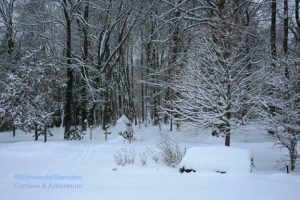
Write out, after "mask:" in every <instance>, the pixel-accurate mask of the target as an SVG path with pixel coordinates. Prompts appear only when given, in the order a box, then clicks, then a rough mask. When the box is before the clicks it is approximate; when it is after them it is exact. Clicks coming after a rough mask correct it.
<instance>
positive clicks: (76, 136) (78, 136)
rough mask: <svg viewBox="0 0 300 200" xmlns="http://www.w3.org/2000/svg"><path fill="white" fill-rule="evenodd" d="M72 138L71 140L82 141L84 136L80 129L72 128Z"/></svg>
mask: <svg viewBox="0 0 300 200" xmlns="http://www.w3.org/2000/svg"><path fill="white" fill-rule="evenodd" d="M68 135H69V136H70V138H69V140H81V139H83V134H81V132H80V130H79V129H78V128H71V129H70V130H69V134H68Z"/></svg>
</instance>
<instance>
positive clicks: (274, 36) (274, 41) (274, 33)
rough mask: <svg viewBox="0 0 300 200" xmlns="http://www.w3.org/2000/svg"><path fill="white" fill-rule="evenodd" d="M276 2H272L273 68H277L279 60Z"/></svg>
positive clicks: (273, 0)
mask: <svg viewBox="0 0 300 200" xmlns="http://www.w3.org/2000/svg"><path fill="white" fill-rule="evenodd" d="M276 9H277V3H276V0H272V1H271V30H270V34H271V35H270V43H271V56H272V59H273V64H272V65H273V66H274V67H275V63H274V62H275V60H276V58H277V47H276Z"/></svg>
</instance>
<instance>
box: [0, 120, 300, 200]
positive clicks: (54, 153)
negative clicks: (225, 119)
mask: <svg viewBox="0 0 300 200" xmlns="http://www.w3.org/2000/svg"><path fill="white" fill-rule="evenodd" d="M163 128H166V127H163ZM163 132H166V131H163ZM201 132H205V131H201ZM52 133H54V136H53V137H50V138H49V141H48V142H47V143H43V142H42V138H40V139H41V140H40V141H38V142H34V141H32V140H33V137H32V134H26V135H25V134H24V133H22V132H21V131H18V132H17V136H16V137H15V138H12V136H11V133H9V132H3V133H0V163H1V165H0V177H1V184H0V199H11V200H19V199H26V200H27V199H28V200H29V199H30V200H35V199H36V200H40V199H46V200H48V199H49V200H50V199H51V200H52V199H56V200H60V199H61V200H62V199H72V200H82V199H100V200H101V199H103V200H104V199H105V200H110V199H111V200H118V199H124V200H125V199H126V200H127V199H136V200H140V199H146V200H148V199H149V200H153V199H172V200H174V199H189V200H192V199H205V200H218V199H223V200H224V199H230V200H240V199H244V200H277V199H278V200H282V199H288V200H298V199H299V197H300V190H299V185H300V171H299V165H298V166H297V168H296V171H295V172H294V173H291V174H286V173H285V169H284V166H282V165H279V164H278V162H279V161H280V160H281V157H282V155H284V154H286V153H287V152H285V151H283V149H282V150H281V149H278V148H274V145H273V142H272V140H271V139H270V138H269V137H268V136H267V135H265V134H262V133H263V131H262V130H259V129H257V128H256V127H254V126H248V127H246V128H243V129H239V130H235V131H234V134H233V138H232V139H233V142H232V147H234V148H232V149H235V150H236V148H239V149H244V150H245V151H235V152H234V153H237V152H238V154H240V153H241V152H242V153H241V154H242V155H239V158H240V157H243V158H245V157H247V156H245V154H247V155H248V153H249V151H250V152H252V155H253V158H254V165H255V167H254V168H253V172H252V173H226V174H219V173H211V172H205V171H203V172H201V173H198V172H197V173H189V174H187V173H184V174H180V173H179V167H180V166H178V167H176V168H170V167H166V166H164V165H163V164H162V162H161V161H158V163H156V162H155V161H154V160H152V159H151V158H150V156H148V158H147V162H146V164H145V165H144V166H143V165H142V164H141V158H140V154H142V153H143V152H146V151H147V149H148V150H149V149H152V150H153V151H157V148H156V144H157V141H158V138H159V137H160V134H159V129H158V127H150V126H149V127H148V128H145V127H142V128H139V127H134V133H135V137H136V140H135V141H133V142H132V144H129V143H128V142H127V141H125V140H124V139H123V138H122V137H121V136H119V135H118V133H117V131H115V132H112V134H111V135H109V136H108V141H106V142H105V140H104V139H105V136H104V134H103V131H101V130H100V129H98V128H96V129H94V130H93V140H92V141H90V140H89V137H88V135H86V136H85V138H84V140H83V141H67V142H66V141H63V130H62V129H53V130H52ZM198 133H199V132H198ZM88 134H89V131H88ZM169 135H170V137H172V138H173V139H175V140H176V141H177V142H178V143H179V145H180V146H181V148H187V149H190V150H193V149H194V150H196V152H197V151H198V150H199V148H196V147H199V146H201V147H204V148H202V150H203V151H202V152H200V153H202V154H203V155H202V156H203V157H205V156H204V155H205V154H206V157H205V158H206V160H210V161H213V160H214V158H215V157H214V156H215V154H216V152H218V151H221V150H222V149H223V141H224V138H213V137H211V136H209V135H207V134H200V135H196V134H195V131H192V130H186V131H183V130H181V132H178V131H173V132H169ZM208 146H214V151H213V154H214V156H213V155H211V154H212V152H209V150H212V148H207V147H208ZM122 148H124V149H128V150H130V149H131V150H134V152H135V155H136V156H135V161H134V164H132V165H125V166H124V167H122V166H118V165H116V163H115V160H114V154H115V153H116V152H117V151H119V150H120V149H122ZM197 149H198V150H197ZM188 153H189V151H187V154H186V155H189V154H188ZM197 153H198V152H197ZM244 153H245V154H244ZM192 154H193V153H192ZM225 154H226V153H223V155H225ZM229 154H230V153H229ZM223 155H222V157H223ZM248 156H249V155H248ZM247 158H249V157H247ZM217 159H218V157H216V160H217ZM237 160H238V161H241V159H237ZM248 161H249V160H248ZM233 162H235V161H233ZM183 163H184V161H183ZM215 164H218V163H215ZM219 164H220V163H219ZM221 166H222V164H221ZM243 169H244V168H243Z"/></svg>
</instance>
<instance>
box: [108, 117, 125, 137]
mask: <svg viewBox="0 0 300 200" xmlns="http://www.w3.org/2000/svg"><path fill="white" fill-rule="evenodd" d="M128 124H130V120H129V119H128V118H127V117H126V116H125V115H122V116H121V117H120V118H119V119H118V120H117V121H116V125H115V126H113V127H111V128H110V129H109V131H111V132H115V133H120V132H124V131H127V128H128Z"/></svg>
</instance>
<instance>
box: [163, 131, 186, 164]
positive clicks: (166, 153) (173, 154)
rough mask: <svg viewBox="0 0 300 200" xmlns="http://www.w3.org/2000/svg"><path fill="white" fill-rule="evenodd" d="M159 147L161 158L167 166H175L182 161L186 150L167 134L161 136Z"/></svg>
mask: <svg viewBox="0 0 300 200" xmlns="http://www.w3.org/2000/svg"><path fill="white" fill-rule="evenodd" d="M158 148H159V149H160V153H161V159H162V161H163V163H164V164H165V165H166V166H170V167H175V166H176V165H178V164H179V163H180V162H181V160H182V157H183V155H184V152H183V151H181V149H180V147H179V145H178V143H177V142H176V141H175V140H173V139H171V138H170V137H169V136H168V135H167V134H164V135H162V136H161V138H160V141H159V143H158Z"/></svg>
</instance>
